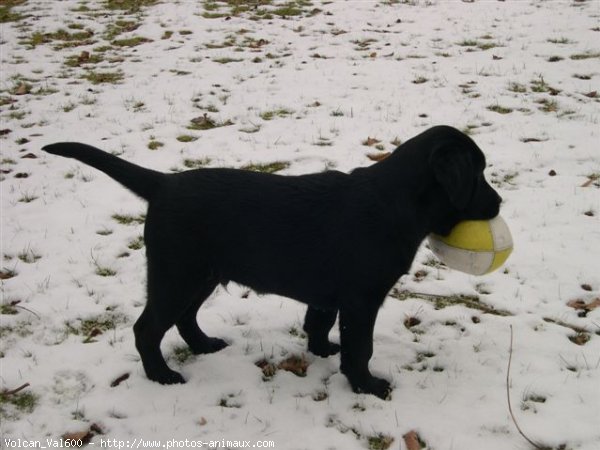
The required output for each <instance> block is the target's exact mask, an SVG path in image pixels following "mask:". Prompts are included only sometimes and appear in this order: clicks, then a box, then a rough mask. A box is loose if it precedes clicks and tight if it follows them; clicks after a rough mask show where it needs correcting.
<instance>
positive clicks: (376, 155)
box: [367, 152, 392, 161]
mask: <svg viewBox="0 0 600 450" xmlns="http://www.w3.org/2000/svg"><path fill="white" fill-rule="evenodd" d="M391 154H392V153H391V152H381V153H369V154H367V158H369V159H370V160H371V161H383V160H384V159H385V158H387V157H388V156H390V155H391Z"/></svg>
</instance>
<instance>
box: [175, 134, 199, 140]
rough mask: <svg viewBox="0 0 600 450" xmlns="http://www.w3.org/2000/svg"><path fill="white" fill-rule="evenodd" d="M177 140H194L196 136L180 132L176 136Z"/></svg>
mask: <svg viewBox="0 0 600 450" xmlns="http://www.w3.org/2000/svg"><path fill="white" fill-rule="evenodd" d="M176 139H177V140H178V141H179V142H194V141H195V140H197V139H198V138H197V137H196V136H191V135H189V134H182V135H179V136H177V138H176Z"/></svg>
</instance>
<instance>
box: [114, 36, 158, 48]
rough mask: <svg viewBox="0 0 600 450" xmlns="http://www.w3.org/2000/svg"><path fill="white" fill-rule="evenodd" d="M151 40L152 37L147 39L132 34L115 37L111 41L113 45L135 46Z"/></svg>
mask: <svg viewBox="0 0 600 450" xmlns="http://www.w3.org/2000/svg"><path fill="white" fill-rule="evenodd" d="M148 42H152V39H148V38H145V37H142V36H133V37H130V38H126V39H115V40H114V41H112V42H111V44H112V45H114V46H115V47H137V46H138V45H141V44H145V43H148Z"/></svg>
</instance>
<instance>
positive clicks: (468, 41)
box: [456, 39, 478, 47]
mask: <svg viewBox="0 0 600 450" xmlns="http://www.w3.org/2000/svg"><path fill="white" fill-rule="evenodd" d="M477 44H478V42H477V41H476V40H473V39H464V40H462V41H460V42H457V43H456V45H459V46H461V47H477Z"/></svg>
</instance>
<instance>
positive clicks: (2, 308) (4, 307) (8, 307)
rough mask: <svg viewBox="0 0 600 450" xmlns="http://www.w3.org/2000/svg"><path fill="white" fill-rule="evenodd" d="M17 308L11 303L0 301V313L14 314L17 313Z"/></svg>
mask: <svg viewBox="0 0 600 450" xmlns="http://www.w3.org/2000/svg"><path fill="white" fill-rule="evenodd" d="M18 312H19V311H18V310H17V308H15V305H13V304H11V303H2V304H1V305H0V314H5V315H7V316H14V315H16V314H18Z"/></svg>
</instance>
